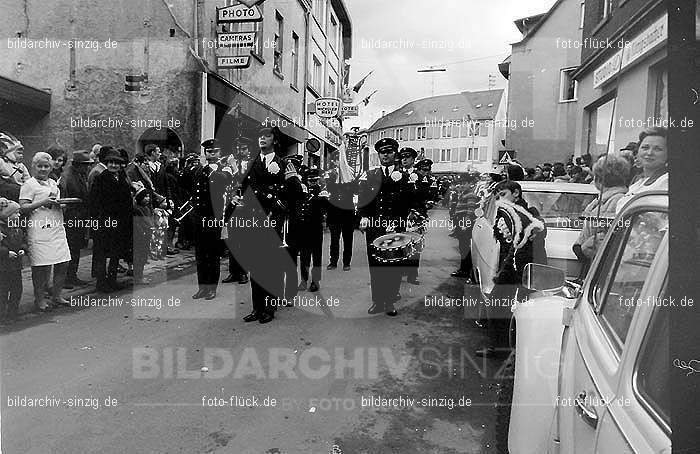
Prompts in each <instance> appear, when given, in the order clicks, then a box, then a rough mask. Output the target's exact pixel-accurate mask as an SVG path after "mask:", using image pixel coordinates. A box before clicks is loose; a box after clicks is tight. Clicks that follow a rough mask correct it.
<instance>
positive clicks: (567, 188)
mask: <svg viewBox="0 0 700 454" xmlns="http://www.w3.org/2000/svg"><path fill="white" fill-rule="evenodd" d="M518 184H519V185H520V187H521V188H523V192H564V193H574V194H598V189H597V188H596V187H595V186H593V185H592V184H585V183H567V182H564V181H557V182H552V181H518Z"/></svg>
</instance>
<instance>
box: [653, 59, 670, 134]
mask: <svg viewBox="0 0 700 454" xmlns="http://www.w3.org/2000/svg"><path fill="white" fill-rule="evenodd" d="M651 80H652V81H653V84H654V118H656V119H657V120H661V121H666V120H668V71H666V69H661V68H658V69H654V70H652V72H651Z"/></svg>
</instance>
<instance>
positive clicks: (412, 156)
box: [399, 147, 428, 285]
mask: <svg viewBox="0 0 700 454" xmlns="http://www.w3.org/2000/svg"><path fill="white" fill-rule="evenodd" d="M399 156H400V157H401V168H402V169H403V171H404V172H406V173H408V181H409V182H410V183H412V184H413V185H414V186H415V188H416V197H417V200H416V202H417V203H416V209H417V210H418V212H419V213H420V214H421V216H423V218H424V219H427V217H428V208H427V207H426V206H425V205H424V201H423V200H422V199H421V193H420V192H419V191H418V179H419V176H418V172H417V171H416V168H415V167H414V164H415V162H416V158H417V157H418V152H417V151H416V150H414V149H413V148H411V147H404V148H402V149H401V150H400V151H399ZM419 266H420V252H416V253H415V254H414V255H413V257H411V258H410V259H408V260H406V263H405V267H406V268H405V272H406V282H408V283H409V284H413V285H419V284H420V282H419V281H418V267H419Z"/></svg>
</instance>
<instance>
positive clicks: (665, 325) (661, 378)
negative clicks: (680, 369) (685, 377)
mask: <svg viewBox="0 0 700 454" xmlns="http://www.w3.org/2000/svg"><path fill="white" fill-rule="evenodd" d="M668 337H669V317H668V308H665V307H657V309H656V310H655V311H654V315H653V316H652V319H651V324H650V326H649V329H648V330H647V332H646V334H645V335H644V342H643V344H642V349H641V353H640V355H639V357H638V358H637V373H636V375H635V377H636V384H635V385H636V386H635V388H636V390H637V391H638V397H639V398H640V399H641V401H642V402H643V404H645V405H646V406H647V407H648V408H649V409H650V410H652V413H656V415H657V416H658V418H657V419H661V421H663V422H665V423H666V426H670V420H671V418H670V416H669V415H670V403H671V393H670V390H669V364H668V363H669V339H668Z"/></svg>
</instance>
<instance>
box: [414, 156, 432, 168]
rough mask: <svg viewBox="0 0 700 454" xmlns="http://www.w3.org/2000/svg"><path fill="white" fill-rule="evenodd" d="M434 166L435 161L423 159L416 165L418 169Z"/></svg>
mask: <svg viewBox="0 0 700 454" xmlns="http://www.w3.org/2000/svg"><path fill="white" fill-rule="evenodd" d="M432 165H433V161H432V160H431V159H428V158H426V159H421V160H420V161H418V162H417V163H416V167H419V168H420V167H431V166H432Z"/></svg>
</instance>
